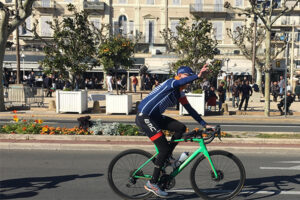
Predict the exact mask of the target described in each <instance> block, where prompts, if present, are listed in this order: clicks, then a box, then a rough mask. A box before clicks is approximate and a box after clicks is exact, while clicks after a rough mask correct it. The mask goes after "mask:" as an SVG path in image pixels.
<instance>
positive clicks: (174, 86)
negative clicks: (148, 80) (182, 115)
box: [138, 75, 206, 126]
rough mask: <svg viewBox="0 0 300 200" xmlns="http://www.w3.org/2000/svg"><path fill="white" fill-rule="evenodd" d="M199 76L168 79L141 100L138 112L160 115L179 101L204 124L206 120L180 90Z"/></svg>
mask: <svg viewBox="0 0 300 200" xmlns="http://www.w3.org/2000/svg"><path fill="white" fill-rule="evenodd" d="M197 78H198V76H197V75H193V76H188V77H186V78H183V79H180V80H175V79H168V80H166V81H165V82H163V83H162V84H160V85H159V86H157V87H156V88H155V89H154V90H153V91H152V92H151V93H150V94H149V95H148V96H147V97H146V98H145V99H143V100H142V101H141V103H140V104H139V106H138V112H139V113H143V114H145V115H148V116H150V117H155V118H156V117H160V116H161V115H162V113H164V112H165V110H166V109H167V108H168V107H172V106H175V105H176V104H177V103H178V101H179V102H180V103H181V104H182V105H183V106H184V107H185V109H186V110H187V111H188V112H189V114H190V115H191V116H192V117H193V118H194V119H195V120H196V121H198V122H199V123H200V124H201V125H203V126H204V125H205V124H206V122H205V121H203V119H202V118H201V117H200V115H199V114H198V113H197V112H196V111H195V110H194V109H193V108H192V107H191V106H190V104H189V103H188V101H187V99H186V96H185V94H184V93H183V92H181V91H180V86H183V85H185V84H187V83H189V82H192V81H194V80H196V79H197Z"/></svg>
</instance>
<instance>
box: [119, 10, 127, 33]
mask: <svg viewBox="0 0 300 200" xmlns="http://www.w3.org/2000/svg"><path fill="white" fill-rule="evenodd" d="M119 29H120V30H119V32H120V33H121V34H122V35H126V34H127V17H126V16H125V15H121V16H120V17H119Z"/></svg>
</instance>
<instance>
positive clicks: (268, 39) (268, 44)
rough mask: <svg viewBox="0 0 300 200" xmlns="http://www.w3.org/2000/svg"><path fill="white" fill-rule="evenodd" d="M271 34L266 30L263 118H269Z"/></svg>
mask: <svg viewBox="0 0 300 200" xmlns="http://www.w3.org/2000/svg"><path fill="white" fill-rule="evenodd" d="M270 58H271V32H270V31H269V30H268V29H266V69H265V116H266V117H269V116H270V71H271V68H272V64H271V60H270Z"/></svg>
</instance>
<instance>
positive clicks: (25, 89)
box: [4, 85, 45, 107]
mask: <svg viewBox="0 0 300 200" xmlns="http://www.w3.org/2000/svg"><path fill="white" fill-rule="evenodd" d="M44 93H45V89H44V88H37V87H29V86H22V85H13V86H9V87H7V88H4V103H5V105H10V106H29V107H31V106H32V105H33V104H36V105H37V106H39V107H40V106H43V105H44V96H45V95H44Z"/></svg>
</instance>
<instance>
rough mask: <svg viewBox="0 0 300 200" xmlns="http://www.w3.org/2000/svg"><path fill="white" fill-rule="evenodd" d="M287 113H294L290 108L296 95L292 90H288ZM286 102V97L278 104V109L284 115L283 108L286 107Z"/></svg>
mask: <svg viewBox="0 0 300 200" xmlns="http://www.w3.org/2000/svg"><path fill="white" fill-rule="evenodd" d="M286 95H287V96H286V113H287V114H290V115H291V114H292V113H291V112H290V110H289V108H290V106H291V105H292V103H293V102H294V101H295V96H293V95H292V92H291V91H290V90H289V91H287V94H286ZM284 104H285V98H283V99H281V101H280V103H279V104H277V107H278V110H279V111H280V114H281V115H284V112H283V110H282V108H283V107H284Z"/></svg>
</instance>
